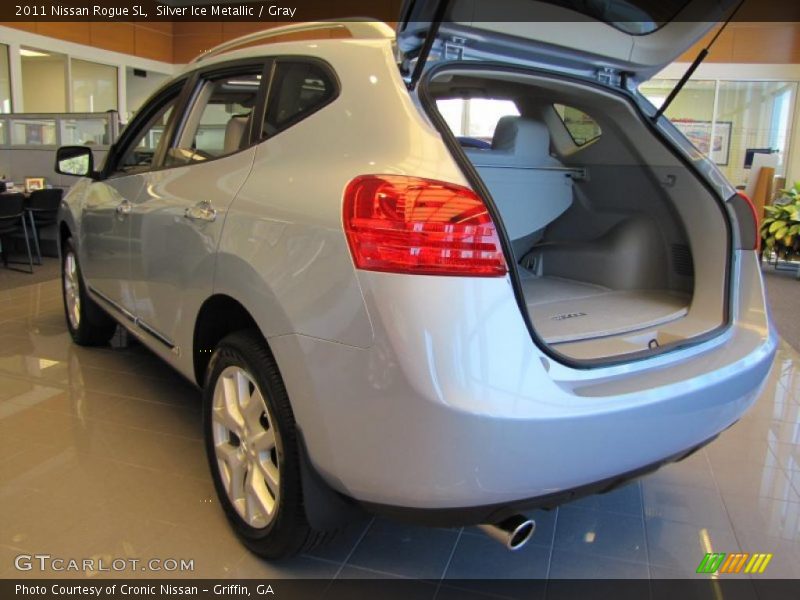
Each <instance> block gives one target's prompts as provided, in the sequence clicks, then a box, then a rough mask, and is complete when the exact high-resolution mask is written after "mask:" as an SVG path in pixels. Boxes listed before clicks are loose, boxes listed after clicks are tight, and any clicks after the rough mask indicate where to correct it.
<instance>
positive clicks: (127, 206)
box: [117, 200, 132, 215]
mask: <svg viewBox="0 0 800 600" xmlns="http://www.w3.org/2000/svg"><path fill="white" fill-rule="evenodd" d="M131 208H132V206H131V203H130V202H128V201H127V200H123V201H122V202H120V203H119V204H117V214H118V215H129V214H130V213H131Z"/></svg>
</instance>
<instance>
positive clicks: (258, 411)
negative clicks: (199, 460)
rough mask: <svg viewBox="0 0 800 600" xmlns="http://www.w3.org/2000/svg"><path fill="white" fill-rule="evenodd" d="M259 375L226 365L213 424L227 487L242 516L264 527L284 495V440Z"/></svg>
mask: <svg viewBox="0 0 800 600" xmlns="http://www.w3.org/2000/svg"><path fill="white" fill-rule="evenodd" d="M273 423H274V419H273V418H272V416H271V415H270V413H269V409H268V408H267V405H266V402H265V401H264V396H263V394H262V393H261V390H260V389H259V388H258V385H257V384H256V382H255V381H254V379H253V377H252V376H251V375H250V374H249V373H248V372H247V371H246V370H244V369H242V368H241V367H237V366H230V367H226V368H225V369H224V370H223V371H222V373H221V374H220V376H219V377H218V378H217V382H216V385H215V386H214V396H213V402H212V412H211V424H212V436H213V442H214V454H215V456H216V459H217V467H218V469H219V475H220V478H221V479H222V485H223V487H224V488H225V492H226V494H227V495H228V499H229V500H230V502H231V504H233V506H234V508H235V509H236V512H237V513H238V514H239V516H240V517H241V518H242V519H243V520H244V521H245V522H246V523H247V524H248V525H249V526H250V527H254V528H257V529H261V528H264V527H266V526H267V525H269V524H270V523H271V522H272V520H273V519H274V518H275V514H276V513H277V509H278V502H279V499H280V468H279V464H280V455H281V447H280V439H279V438H278V436H277V433H276V431H275V428H274V426H273Z"/></svg>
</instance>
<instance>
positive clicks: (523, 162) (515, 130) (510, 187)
mask: <svg viewBox="0 0 800 600" xmlns="http://www.w3.org/2000/svg"><path fill="white" fill-rule="evenodd" d="M465 153H466V155H467V156H468V157H469V159H470V160H471V161H472V163H473V164H474V165H475V168H476V169H477V170H478V173H479V174H480V176H481V178H482V179H483V181H484V183H485V184H486V186H487V187H488V188H489V191H490V192H491V194H492V197H493V198H494V201H495V203H496V204H497V207H498V209H499V210H500V214H501V216H502V218H503V223H504V224H505V227H506V230H507V231H508V235H509V236H510V238H511V240H512V241H514V240H519V239H521V238H525V237H528V236H532V235H533V234H534V233H536V232H540V231H542V230H543V229H544V228H545V227H546V226H547V225H548V224H549V223H552V222H553V221H555V220H556V219H557V218H558V217H559V216H561V214H563V213H564V211H566V210H567V209H568V208H569V207H570V205H571V204H572V179H571V177H569V174H568V172H567V171H566V170H564V168H563V165H562V164H561V163H560V162H559V161H558V160H556V159H555V158H553V157H552V156H550V133H549V132H548V130H547V126H546V125H545V124H544V123H541V122H539V121H535V120H533V119H527V118H523V117H514V116H507V117H502V118H501V119H500V120H499V121H498V123H497V127H496V128H495V132H494V137H493V138H492V147H491V149H486V150H484V149H477V148H475V149H473V148H468V149H465Z"/></svg>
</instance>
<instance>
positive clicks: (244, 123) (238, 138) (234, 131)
mask: <svg viewBox="0 0 800 600" xmlns="http://www.w3.org/2000/svg"><path fill="white" fill-rule="evenodd" d="M249 124H250V115H249V114H246V115H233V116H232V117H231V118H230V120H229V121H228V124H227V125H225V141H224V142H223V148H222V153H223V154H231V153H232V152H236V151H237V150H239V148H241V147H242V141H243V139H244V136H245V135H246V133H247V128H248V125H249Z"/></svg>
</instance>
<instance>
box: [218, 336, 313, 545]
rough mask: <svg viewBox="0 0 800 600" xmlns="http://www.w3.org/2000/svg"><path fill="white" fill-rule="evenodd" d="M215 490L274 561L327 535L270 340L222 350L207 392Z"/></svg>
mask: <svg viewBox="0 0 800 600" xmlns="http://www.w3.org/2000/svg"><path fill="white" fill-rule="evenodd" d="M203 412H204V429H205V440H206V453H207V456H208V461H209V465H210V467H211V474H212V477H213V480H214V487H215V488H216V490H217V495H218V496H219V499H220V503H221V504H222V507H223V509H224V510H225V514H226V515H227V517H228V520H229V521H230V522H231V524H232V525H233V528H234V529H235V531H236V533H237V534H238V536H239V538H240V539H241V540H242V541H243V542H244V544H245V545H246V546H247V547H248V548H249V549H250V550H252V551H253V552H255V553H256V554H258V555H260V556H263V557H266V558H282V557H286V556H291V555H292V554H295V553H297V552H299V551H300V550H304V549H309V548H311V547H313V546H315V545H316V544H317V543H318V542H319V541H321V540H322V539H323V538H324V537H325V534H324V532H321V531H316V530H314V529H312V528H311V526H310V525H309V524H308V521H307V519H306V515H305V511H304V508H303V501H302V488H301V482H300V462H299V456H298V450H297V437H296V428H295V422H294V416H293V414H292V409H291V406H290V404H289V398H288V396H287V394H286V389H285V388H284V386H283V381H282V380H281V377H280V373H279V372H278V369H277V366H276V364H275V361H274V359H273V357H272V355H271V353H270V352H269V349H268V348H267V346H266V343H265V342H264V340H263V338H261V336H259V335H258V334H257V333H256V332H252V331H240V332H237V333H233V334H231V335H229V336H227V337H226V338H224V339H223V340H222V341H221V342H220V343H219V345H218V346H217V347H216V349H215V350H214V354H213V355H212V357H211V361H210V363H209V366H208V370H207V372H206V380H205V386H204V389H203Z"/></svg>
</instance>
